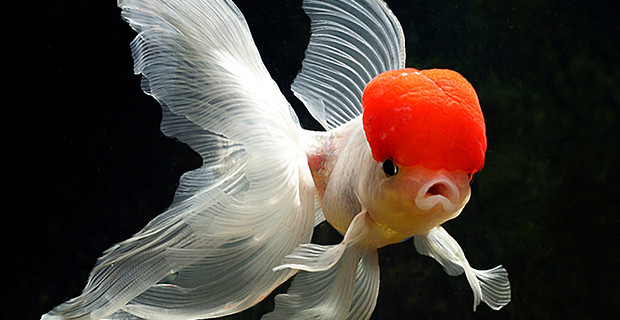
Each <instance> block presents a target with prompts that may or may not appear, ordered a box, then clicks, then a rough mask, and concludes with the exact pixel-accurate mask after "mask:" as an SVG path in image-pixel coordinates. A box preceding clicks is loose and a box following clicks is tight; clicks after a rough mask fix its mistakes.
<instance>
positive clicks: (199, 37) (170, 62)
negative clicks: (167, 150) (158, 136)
mask: <svg viewBox="0 0 620 320" xmlns="http://www.w3.org/2000/svg"><path fill="white" fill-rule="evenodd" d="M118 5H119V7H121V8H122V16H123V18H124V19H125V20H126V21H127V22H129V24H130V25H131V27H132V28H133V29H135V30H136V31H137V32H138V35H137V36H136V38H135V39H134V40H133V41H132V43H131V48H132V54H133V57H134V62H135V64H134V72H135V73H136V74H142V75H143V81H142V88H143V90H144V91H145V92H146V93H148V94H150V95H152V96H153V97H155V99H157V100H158V101H159V102H160V103H162V104H164V105H166V107H167V108H168V109H169V110H170V111H171V112H172V113H174V114H176V115H179V116H182V117H184V118H186V119H188V120H189V121H191V122H193V123H195V124H196V125H197V126H199V127H201V128H203V129H206V130H209V131H211V132H215V133H217V134H221V135H224V136H226V137H227V138H229V139H231V140H233V141H237V142H240V143H242V144H243V145H244V146H245V147H246V149H251V148H252V147H253V145H254V143H252V142H254V140H255V139H254V137H255V136H256V135H257V134H258V135H259V137H260V136H267V135H270V134H271V135H274V138H275V140H276V141H280V140H281V139H282V138H283V137H282V135H285V136H287V137H286V138H285V140H286V139H288V138H289V137H288V136H290V134H291V133H292V132H294V131H295V130H297V119H296V117H295V115H294V113H292V112H291V110H292V109H291V108H290V106H289V104H288V102H287V101H286V99H285V98H284V96H283V95H282V94H281V92H280V91H279V89H278V87H277V85H276V83H275V82H274V81H273V80H272V79H271V77H270V76H269V73H268V72H267V69H266V68H265V66H264V65H263V63H262V61H261V59H260V55H259V53H258V50H257V49H256V46H255V44H254V42H253V40H252V37H251V34H250V31H249V29H248V26H247V23H246V21H245V19H244V18H243V16H242V14H241V12H240V11H239V9H237V7H236V6H235V5H234V3H232V1H228V0H209V1H204V0H203V1H201V0H188V1H164V0H150V1H147V0H119V1H118ZM265 128H269V130H264V129H265ZM261 129H262V130H261Z"/></svg>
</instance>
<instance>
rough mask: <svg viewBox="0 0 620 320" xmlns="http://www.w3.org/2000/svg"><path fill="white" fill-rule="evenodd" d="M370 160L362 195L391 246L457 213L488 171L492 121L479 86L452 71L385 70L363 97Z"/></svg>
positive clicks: (384, 240)
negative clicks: (484, 169) (475, 180)
mask: <svg viewBox="0 0 620 320" xmlns="http://www.w3.org/2000/svg"><path fill="white" fill-rule="evenodd" d="M362 104H363V107H364V113H363V127H364V133H365V136H366V140H367V142H368V145H369V147H370V153H371V157H372V160H370V162H371V164H370V165H369V166H368V170H367V172H366V173H365V175H366V179H362V180H363V185H359V186H358V190H359V191H358V193H359V194H360V201H361V202H362V203H363V205H364V207H365V208H366V210H367V211H368V213H369V215H370V217H371V218H372V219H373V221H374V222H375V224H376V225H377V226H378V230H380V235H381V237H382V238H383V242H384V243H385V244H389V243H395V242H400V241H402V240H405V239H407V238H409V237H411V236H414V235H422V234H426V233H428V231H430V230H431V229H432V228H434V227H436V226H438V225H441V224H442V223H444V222H445V221H447V220H450V219H453V218H454V217H456V216H458V215H459V214H460V212H461V211H462V210H463V208H464V206H465V204H467V202H468V201H469V198H470V195H471V190H470V186H469V182H470V180H471V177H472V175H473V174H474V173H475V172H477V171H479V170H480V169H482V166H483V164H484V156H485V152H486V127H485V123H484V118H483V116H482V111H481V109H480V104H479V102H478V97H477V95H476V92H475V90H474V89H473V87H472V86H471V84H469V82H467V80H465V78H463V77H462V76H461V75H460V74H458V73H457V72H455V71H451V70H441V69H431V70H422V71H419V70H416V69H412V68H407V69H400V70H391V71H387V72H384V73H382V74H380V75H378V76H377V77H375V78H374V79H373V80H372V81H370V82H369V83H368V85H367V86H366V88H365V90H364V95H363V98H362Z"/></svg>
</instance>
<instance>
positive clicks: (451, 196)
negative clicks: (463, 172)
mask: <svg viewBox="0 0 620 320" xmlns="http://www.w3.org/2000/svg"><path fill="white" fill-rule="evenodd" d="M459 180H462V179H459ZM415 203H416V205H417V206H418V208H420V209H422V210H430V209H432V208H434V207H435V206H437V205H441V206H442V207H443V209H444V210H445V211H447V212H455V211H457V210H458V209H459V208H460V207H461V192H460V191H459V186H458V185H457V179H455V177H453V176H452V174H450V173H449V172H447V171H445V170H441V171H439V172H437V174H436V175H435V176H434V177H433V178H432V179H429V181H426V182H425V183H424V184H423V185H422V186H421V187H420V189H419V191H418V193H417V194H416V197H415Z"/></svg>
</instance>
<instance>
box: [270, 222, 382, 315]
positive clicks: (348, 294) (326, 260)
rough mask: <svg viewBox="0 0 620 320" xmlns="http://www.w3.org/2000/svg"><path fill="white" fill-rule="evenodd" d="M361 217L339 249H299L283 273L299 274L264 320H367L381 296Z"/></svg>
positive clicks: (376, 267)
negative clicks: (294, 272) (291, 269)
mask: <svg viewBox="0 0 620 320" xmlns="http://www.w3.org/2000/svg"><path fill="white" fill-rule="evenodd" d="M365 216H366V215H365V213H363V214H358V215H357V216H356V217H355V218H354V220H353V221H352V222H351V225H350V226H349V229H348V230H347V233H346V234H345V238H344V240H343V242H342V243H341V244H338V245H333V246H320V245H315V244H312V245H302V246H300V247H298V248H297V249H296V250H295V251H294V252H293V253H292V254H290V255H288V256H287V257H286V258H285V260H284V263H285V264H284V265H282V266H279V267H278V268H277V269H282V268H296V269H300V270H303V271H300V272H298V273H297V276H296V277H295V279H294V280H293V283H292V284H291V287H290V288H289V290H288V292H287V293H286V294H280V295H277V296H276V298H275V301H276V305H275V310H274V311H273V312H271V313H269V314H267V315H265V316H264V317H263V318H262V319H263V320H269V319H351V320H353V319H368V318H370V316H371V314H372V311H373V310H374V307H375V304H376V299H377V295H378V293H379V264H378V258H377V251H376V249H375V248H374V247H370V246H368V245H367V244H368V243H367V242H365V241H364V238H363V237H364V235H365V231H366V230H367V225H366V223H367V221H366V219H365Z"/></svg>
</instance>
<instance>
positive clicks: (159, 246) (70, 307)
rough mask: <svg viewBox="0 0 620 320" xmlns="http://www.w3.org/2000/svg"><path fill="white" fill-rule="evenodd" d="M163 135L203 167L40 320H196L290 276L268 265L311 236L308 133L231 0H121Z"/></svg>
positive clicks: (237, 307) (233, 307)
mask: <svg viewBox="0 0 620 320" xmlns="http://www.w3.org/2000/svg"><path fill="white" fill-rule="evenodd" d="M118 4H119V6H120V7H121V8H122V9H123V13H122V14H123V18H124V19H125V20H127V21H128V22H129V23H130V25H131V26H132V27H133V28H134V29H135V30H137V31H138V32H139V34H138V36H137V37H136V39H135V40H134V41H133V43H132V50H133V55H134V60H135V71H136V73H142V74H143V76H144V77H143V83H142V85H143V89H144V90H145V92H146V93H148V94H150V95H152V96H153V97H155V98H156V99H157V100H158V101H159V102H160V104H161V105H162V108H163V121H162V125H161V128H162V131H163V132H164V133H165V134H166V135H168V136H171V137H176V138H178V139H179V140H181V141H183V142H185V143H187V144H189V145H190V146H191V147H192V148H193V149H194V150H196V152H198V153H199V154H200V155H201V156H202V158H203V165H202V167H200V168H198V169H196V170H194V171H191V172H188V173H186V174H184V175H183V177H182V178H181V182H180V186H179V188H178V190H177V192H176V194H175V198H174V202H173V203H172V205H171V206H170V207H169V208H168V209H167V210H166V211H165V212H164V213H162V214H161V215H159V216H158V217H156V218H155V219H153V220H152V221H151V222H150V223H149V224H148V225H147V226H146V227H145V228H144V229H143V230H141V231H140V232H138V233H137V234H135V235H134V236H133V237H131V238H130V239H128V240H126V241H123V242H121V243H119V244H117V245H115V246H113V247H112V248H110V249H108V250H107V251H106V252H105V253H104V255H103V256H102V257H101V258H100V259H99V260H98V262H97V265H96V266H95V268H94V269H93V271H92V272H91V274H90V276H89V280H88V283H87V285H86V287H85V289H84V291H83V292H82V294H81V295H80V296H79V297H77V298H74V299H71V300H69V301H67V302H66V303H64V304H62V305H60V306H58V307H56V308H55V309H54V310H52V311H51V312H50V313H48V314H47V315H44V316H43V319H100V318H107V317H111V318H112V319H114V318H115V317H116V318H118V319H124V318H127V319H132V317H133V318H135V319H140V318H147V319H158V318H161V317H162V315H165V317H166V319H195V318H212V317H219V316H224V315H227V314H231V313H235V312H238V311H241V310H243V309H246V308H248V307H250V306H252V305H254V304H255V303H257V302H258V301H260V300H261V299H263V298H264V297H265V296H267V295H268V294H269V292H271V291H272V290H273V289H274V288H275V287H277V286H278V285H279V284H281V283H282V282H284V281H286V279H288V278H289V277H290V276H292V275H293V274H294V273H295V270H290V269H287V270H280V271H278V272H274V271H273V268H274V267H276V266H277V264H279V263H280V262H281V261H282V260H283V259H284V257H285V256H286V255H287V254H289V253H290V252H292V251H293V250H294V249H295V248H296V247H297V246H298V245H299V244H301V243H307V242H309V241H310V238H311V236H312V229H313V226H314V220H315V208H314V201H315V195H314V187H313V182H312V177H311V174H310V172H309V169H308V167H307V162H306V160H305V157H304V155H303V152H302V151H301V150H300V149H299V147H298V144H297V139H298V137H297V135H298V132H299V130H301V128H300V127H299V125H298V123H297V119H296V118H295V117H294V114H292V113H291V109H290V106H289V105H288V103H287V102H286V101H285V99H284V98H283V96H282V95H281V93H280V92H279V90H278V88H277V86H276V85H275V83H274V82H273V81H272V80H271V78H270V77H269V74H268V73H267V71H266V69H265V67H264V66H263V64H262V62H261V60H260V57H259V55H258V51H257V50H256V48H255V46H254V43H253V41H252V39H251V36H250V33H249V30H248V28H247V25H246V22H245V20H244V19H243V17H242V16H241V13H240V12H239V10H238V9H237V8H236V7H235V6H234V4H233V3H232V2H231V1H225V0H210V1H198V0H187V1H182V2H181V1H176V0H173V1H164V0H120V1H119V2H118Z"/></svg>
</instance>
